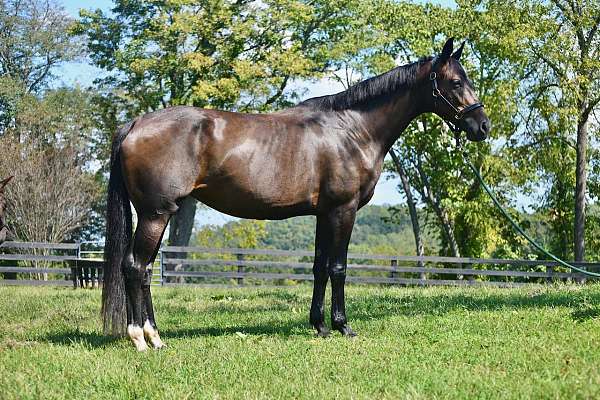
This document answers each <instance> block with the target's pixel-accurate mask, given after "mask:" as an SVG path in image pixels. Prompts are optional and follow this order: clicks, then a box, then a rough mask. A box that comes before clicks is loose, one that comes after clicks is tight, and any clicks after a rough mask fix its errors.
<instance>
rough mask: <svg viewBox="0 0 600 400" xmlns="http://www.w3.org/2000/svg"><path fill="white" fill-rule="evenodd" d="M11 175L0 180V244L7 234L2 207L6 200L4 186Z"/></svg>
mask: <svg viewBox="0 0 600 400" xmlns="http://www.w3.org/2000/svg"><path fill="white" fill-rule="evenodd" d="M12 178H13V177H12V176H9V177H8V178H6V179H5V180H3V181H0V244H2V242H4V241H5V240H6V235H7V234H8V228H7V227H6V225H4V219H3V217H4V208H5V206H6V200H5V199H4V187H5V186H6V184H7V183H8V182H10V180H11V179H12Z"/></svg>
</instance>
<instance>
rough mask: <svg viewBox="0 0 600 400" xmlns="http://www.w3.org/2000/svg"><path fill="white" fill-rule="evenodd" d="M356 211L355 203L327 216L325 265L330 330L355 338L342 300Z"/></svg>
mask: <svg viewBox="0 0 600 400" xmlns="http://www.w3.org/2000/svg"><path fill="white" fill-rule="evenodd" d="M356 210H357V202H352V203H350V204H346V205H344V206H341V207H337V208H335V209H334V210H332V211H331V212H330V213H329V214H328V216H327V221H328V227H329V230H330V234H331V251H330V252H329V258H328V263H327V272H328V273H329V279H330V280H331V328H332V329H335V330H338V331H340V332H341V333H342V335H344V336H356V333H354V331H353V330H352V328H350V326H349V325H348V320H347V318H346V306H345V299H344V285H345V284H346V266H347V256H348V244H349V243H350V236H351V235H352V228H353V227H354V219H355V217H356Z"/></svg>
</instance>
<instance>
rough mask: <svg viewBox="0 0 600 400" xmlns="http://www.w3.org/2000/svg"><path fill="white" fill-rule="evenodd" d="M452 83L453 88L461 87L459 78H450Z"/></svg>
mask: <svg viewBox="0 0 600 400" xmlns="http://www.w3.org/2000/svg"><path fill="white" fill-rule="evenodd" d="M452 85H453V86H454V87H455V88H459V87H461V86H462V82H461V81H460V79H453V80H452Z"/></svg>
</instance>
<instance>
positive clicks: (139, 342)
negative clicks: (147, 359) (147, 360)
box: [127, 325, 148, 351]
mask: <svg viewBox="0 0 600 400" xmlns="http://www.w3.org/2000/svg"><path fill="white" fill-rule="evenodd" d="M127 334H128V335H129V337H130V338H131V341H132V342H133V344H134V345H135V348H136V349H137V351H146V350H148V345H147V344H146V341H145V340H144V331H143V329H142V328H140V327H139V326H135V325H127Z"/></svg>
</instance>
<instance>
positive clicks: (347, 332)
mask: <svg viewBox="0 0 600 400" xmlns="http://www.w3.org/2000/svg"><path fill="white" fill-rule="evenodd" d="M336 329H337V330H338V331H340V333H341V334H342V335H343V336H346V337H348V338H353V337H356V336H358V334H357V333H356V332H354V331H353V330H352V328H350V325H342V326H340V327H336Z"/></svg>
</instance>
